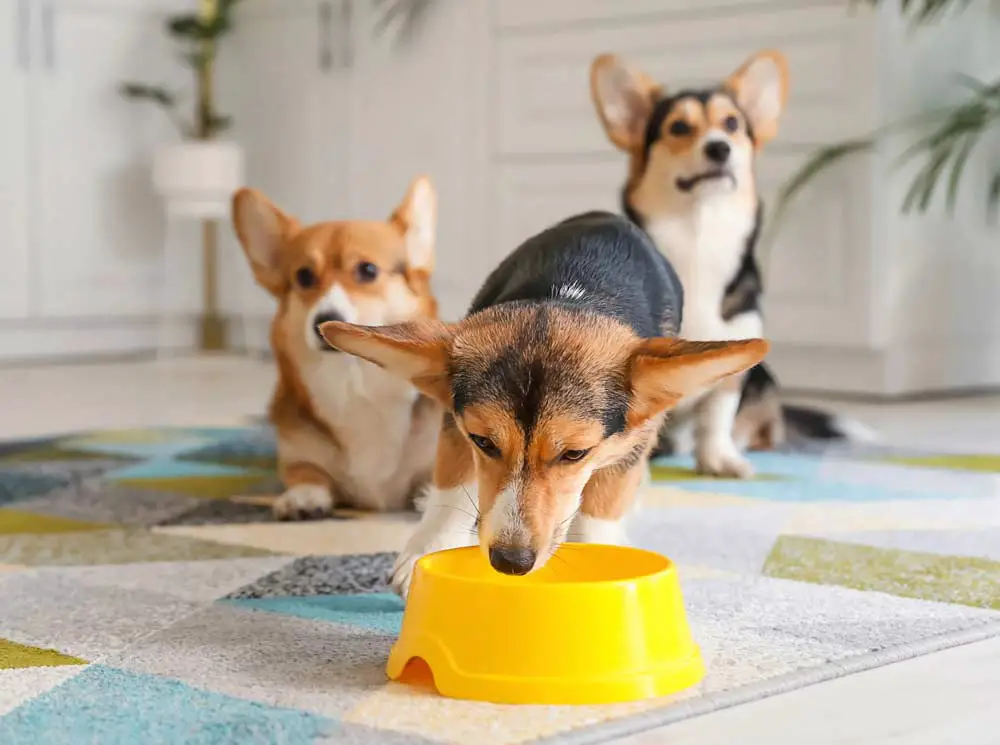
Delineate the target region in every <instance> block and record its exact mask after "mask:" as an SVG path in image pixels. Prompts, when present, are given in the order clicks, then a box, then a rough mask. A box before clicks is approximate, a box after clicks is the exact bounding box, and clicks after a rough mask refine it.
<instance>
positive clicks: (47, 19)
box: [42, 0, 56, 70]
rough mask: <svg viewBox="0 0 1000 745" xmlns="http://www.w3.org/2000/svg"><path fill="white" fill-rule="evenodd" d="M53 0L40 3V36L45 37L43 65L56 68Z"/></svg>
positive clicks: (50, 68) (51, 68)
mask: <svg viewBox="0 0 1000 745" xmlns="http://www.w3.org/2000/svg"><path fill="white" fill-rule="evenodd" d="M55 15H56V9H55V0H46V2H45V3H44V4H43V5H42V36H43V38H44V39H45V67H46V68H48V69H49V70H55V69H56V39H55Z"/></svg>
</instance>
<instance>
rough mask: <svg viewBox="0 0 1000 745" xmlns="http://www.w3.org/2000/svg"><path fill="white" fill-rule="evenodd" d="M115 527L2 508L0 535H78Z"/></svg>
mask: <svg viewBox="0 0 1000 745" xmlns="http://www.w3.org/2000/svg"><path fill="white" fill-rule="evenodd" d="M111 527H113V526H111V525H106V524H103V523H90V522H84V521H82V520H71V519H69V518H67V517H54V516H52V515H37V514H35V513H34V512H21V511H19V510H9V509H2V508H0V535H10V534H13V533H77V532H80V531H83V530H105V529H107V528H111Z"/></svg>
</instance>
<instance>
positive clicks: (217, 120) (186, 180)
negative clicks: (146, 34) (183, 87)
mask: <svg viewBox="0 0 1000 745" xmlns="http://www.w3.org/2000/svg"><path fill="white" fill-rule="evenodd" d="M239 2H240V0H200V5H199V8H198V11H197V13H187V14H184V15H178V16H173V17H171V18H169V19H167V33H168V34H170V36H171V37H173V38H174V39H176V40H177V41H178V42H179V43H180V45H181V46H182V51H183V58H184V60H185V61H186V62H187V63H188V64H189V65H190V66H191V68H192V70H193V72H194V78H195V96H194V104H193V108H194V111H193V112H192V113H193V116H192V117H191V118H190V119H185V118H183V117H182V116H180V115H179V112H178V108H179V104H180V97H179V96H178V95H177V94H176V93H175V92H173V91H170V90H168V89H166V88H165V87H163V86H161V85H158V84H151V83H143V82H136V81H129V82H126V83H124V84H122V87H121V92H122V95H124V96H125V97H127V98H130V99H133V100H137V101H148V102H151V103H153V104H156V105H158V106H159V107H161V108H162V109H163V110H164V111H165V113H166V114H167V116H168V117H169V118H170V120H171V121H172V122H173V123H174V125H175V126H176V127H177V129H178V131H179V134H180V135H181V138H182V139H181V141H180V142H177V143H172V144H169V145H166V146H164V147H162V148H161V149H160V150H159V151H158V152H157V153H156V155H155V158H154V165H153V181H154V185H155V186H156V189H157V192H158V193H159V194H160V195H161V196H163V197H164V198H165V199H167V200H168V201H169V202H170V204H171V207H172V209H174V210H175V211H178V212H181V213H183V214H187V215H190V216H194V217H206V218H208V217H215V216H217V215H216V211H217V209H218V207H217V205H218V203H219V201H220V198H221V200H227V199H228V197H229V195H230V194H231V193H232V192H233V191H234V190H235V189H236V188H238V187H239V186H241V185H242V180H243V153H242V151H241V149H240V147H239V146H238V145H237V144H236V143H234V142H229V141H226V140H220V139H218V137H219V135H221V134H222V133H224V132H225V131H226V130H227V129H228V128H229V126H230V124H231V119H230V118H229V117H228V116H224V115H223V114H220V113H219V111H218V110H217V109H216V105H215V90H214V71H215V61H216V56H217V54H218V46H219V40H220V39H221V38H222V37H223V36H225V35H226V34H227V33H228V32H229V31H230V30H231V29H232V14H233V9H234V7H235V6H236V5H237V4H238V3H239Z"/></svg>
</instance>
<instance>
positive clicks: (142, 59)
mask: <svg viewBox="0 0 1000 745" xmlns="http://www.w3.org/2000/svg"><path fill="white" fill-rule="evenodd" d="M32 5H33V6H36V7H37V9H38V19H39V23H38V26H39V33H38V34H37V35H36V40H37V49H38V55H37V56H38V59H37V64H35V65H34V66H33V71H32V96H33V100H32V113H31V132H32V140H33V143H34V147H33V151H32V177H33V178H32V181H33V190H32V202H31V204H32V225H33V237H34V239H35V240H34V241H33V246H32V255H33V257H37V259H36V261H37V268H38V280H37V281H38V293H39V297H38V305H37V308H38V310H39V312H40V313H41V314H42V315H44V316H47V317H53V318H58V317H72V318H76V317H80V316H90V317H119V318H120V317H130V316H145V315H149V314H150V313H152V312H155V311H156V309H157V300H158V298H159V293H158V292H157V285H158V280H159V275H160V267H161V260H160V259H161V253H162V251H163V218H162V216H161V215H162V209H161V206H160V203H159V200H158V199H157V198H156V196H155V194H154V192H153V189H152V186H151V183H150V160H151V154H152V152H153V150H154V149H155V147H156V146H157V145H158V144H161V143H163V142H168V141H170V139H171V138H176V137H177V134H176V133H175V132H174V131H172V125H171V124H170V123H169V121H168V120H167V118H166V117H165V116H164V114H163V112H161V111H159V110H156V109H154V108H153V107H152V106H149V105H145V104H139V103H135V102H130V101H126V100H124V99H123V98H122V97H121V96H120V95H119V92H118V91H119V86H120V84H121V82H122V81H124V80H126V79H135V80H142V81H149V82H160V83H166V84H168V85H170V84H174V83H181V82H182V81H183V82H187V79H188V77H189V76H188V74H187V73H188V71H187V70H186V69H185V68H184V66H183V64H181V63H180V62H179V61H178V52H177V50H176V48H175V47H174V45H173V43H172V42H171V41H170V39H168V38H167V37H166V35H165V34H164V33H163V22H164V19H165V17H166V10H167V7H166V6H167V5H168V4H167V3H164V2H161V1H160V0H157V1H156V2H148V1H146V0H128V1H126V0H91V1H89V2H76V1H75V0H38V2H34V0H33V2H32ZM174 5H175V6H178V7H182V6H184V5H185V3H180V2H176V3H174ZM178 87H180V86H178Z"/></svg>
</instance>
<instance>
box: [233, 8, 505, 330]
mask: <svg viewBox="0 0 1000 745" xmlns="http://www.w3.org/2000/svg"><path fill="white" fill-rule="evenodd" d="M485 9H486V2H485V0H437V2H435V3H434V4H432V6H431V8H430V10H429V12H428V13H427V15H426V16H425V17H424V18H422V19H421V21H420V22H419V24H418V25H417V26H415V27H413V28H412V30H411V31H412V32H411V33H408V34H406V35H405V36H404V37H402V38H401V37H399V36H398V35H397V34H395V33H394V30H393V29H388V30H386V31H385V32H384V33H377V32H376V30H375V28H374V27H375V21H376V18H375V17H374V16H373V15H372V14H371V13H372V4H371V3H366V2H359V1H358V0H246V2H245V3H244V4H243V5H241V6H240V8H239V10H238V12H237V18H236V28H237V30H236V32H235V33H234V34H233V36H232V37H230V38H229V39H228V40H227V44H228V46H227V48H226V52H225V54H224V55H223V58H222V60H221V69H220V79H221V80H223V81H225V84H224V85H223V86H222V87H221V89H220V90H221V91H222V95H223V102H222V107H223V109H224V110H225V111H226V112H228V113H232V114H233V115H234V116H235V121H236V126H235V128H234V130H233V132H232V136H233V137H234V138H235V139H236V140H237V141H238V142H239V143H240V144H241V145H243V147H244V149H245V150H246V152H247V183H248V185H250V186H253V187H254V188H257V189H260V190H261V191H263V192H265V193H266V194H267V195H268V196H269V197H270V198H271V199H273V200H274V201H275V202H276V203H278V204H279V205H280V206H281V207H282V208H284V209H286V210H287V211H288V212H290V213H292V214H294V215H296V216H297V217H299V218H300V219H301V220H302V221H304V222H312V221H317V220H329V219H344V218H349V219H368V220H384V219H386V218H388V216H389V215H390V214H391V213H392V211H393V209H395V207H396V205H397V204H398V203H399V202H400V201H401V200H402V198H403V196H404V194H405V192H406V189H407V187H408V185H409V183H410V181H411V180H412V179H413V178H414V177H415V176H417V175H418V174H426V175H428V176H430V177H431V179H432V180H433V181H434V185H435V187H436V189H437V191H438V197H439V224H438V261H437V267H436V270H435V276H434V287H435V292H436V293H437V296H438V299H439V301H440V304H441V307H442V313H443V314H444V315H445V316H449V317H456V316H458V315H460V314H461V313H462V312H463V311H464V309H465V304H466V303H467V302H468V300H469V299H470V298H471V295H472V293H473V292H474V291H475V287H476V285H477V284H478V283H479V282H480V281H481V280H482V279H483V277H485V274H486V272H487V271H488V270H489V268H490V265H491V261H490V256H489V252H488V243H489V240H488V237H487V236H486V235H485V234H484V232H483V231H482V228H481V221H480V220H479V219H478V215H479V214H480V213H481V208H482V204H481V202H482V200H483V198H484V196H485V184H486V169H485V162H483V161H482V160H480V154H481V149H480V144H481V143H480V140H479V136H480V134H481V133H485V132H486V130H487V126H486V124H485V122H483V121H482V117H481V110H482V108H481V107H480V106H479V105H478V103H477V102H478V100H479V97H480V96H482V95H484V94H485V93H486V91H485V90H484V88H483V84H482V83H483V80H484V78H485V57H483V58H482V60H483V64H478V63H477V62H476V60H478V59H480V58H479V56H478V55H480V54H485V52H486V49H485V46H484V45H477V44H476V38H477V37H476V33H477V31H476V29H480V30H481V31H483V32H485V30H486V26H485V23H480V24H479V25H478V26H477V22H478V21H479V19H485V17H486V16H485ZM223 232H224V245H225V248H226V250H225V252H224V253H225V259H224V260H225V262H226V271H225V272H224V273H223V280H224V281H225V282H226V285H225V287H224V306H225V307H226V308H227V309H228V310H229V311H231V312H239V311H240V310H241V309H242V310H243V311H248V312H249V313H250V314H251V315H254V316H259V321H260V324H262V323H264V322H266V320H267V316H268V315H269V314H270V313H271V312H273V308H274V301H273V300H272V299H270V298H269V297H267V296H266V295H265V294H264V293H263V292H262V291H259V290H257V289H255V288H251V286H250V283H251V279H250V276H249V273H248V272H247V271H246V267H245V265H244V264H245V262H244V260H243V257H242V254H241V253H240V251H239V249H238V247H237V246H236V245H235V240H234V239H233V237H232V231H231V229H230V228H229V226H224V228H223ZM260 324H254V325H260ZM255 336H256V337H257V338H258V339H264V338H266V337H265V336H264V335H263V334H261V333H259V332H258V333H257V334H255Z"/></svg>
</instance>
